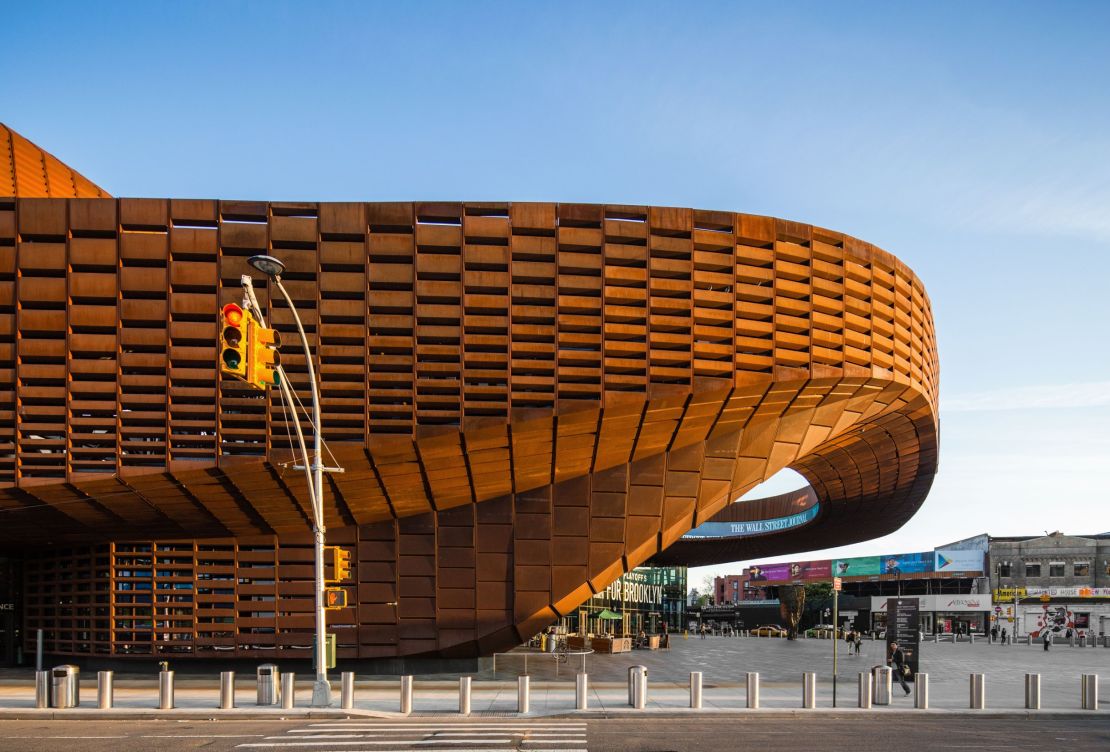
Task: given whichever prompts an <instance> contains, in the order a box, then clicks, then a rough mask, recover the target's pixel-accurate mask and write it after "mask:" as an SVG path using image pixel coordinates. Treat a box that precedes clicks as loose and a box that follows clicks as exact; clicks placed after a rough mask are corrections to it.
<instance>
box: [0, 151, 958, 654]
mask: <svg viewBox="0 0 1110 752" xmlns="http://www.w3.org/2000/svg"><path fill="white" fill-rule="evenodd" d="M2 164H3V163H2V162H0V166H2ZM90 185H91V184H90ZM94 188H95V186H94ZM97 190H99V189H97ZM13 192H14V191H13ZM258 253H268V254H271V255H275V256H279V257H280V258H281V259H282V260H283V261H284V262H285V263H286V265H287V267H288V272H287V273H286V274H285V276H284V280H285V283H286V286H287V287H288V288H289V290H290V292H291V294H292V296H293V298H294V300H295V303H296V305H297V307H298V310H299V311H300V313H301V316H302V318H303V319H304V320H305V323H306V329H307V330H308V334H309V337H310V338H311V339H312V341H313V344H314V353H313V355H314V358H315V366H316V368H317V369H318V373H319V375H320V381H321V390H322V394H323V428H324V435H325V437H326V439H327V441H328V444H329V446H330V448H331V450H332V452H333V454H334V456H335V460H336V461H337V462H338V463H339V464H340V465H342V466H343V467H345V468H346V473H344V474H335V475H329V476H328V478H327V487H326V491H325V504H326V506H327V517H328V525H329V527H330V528H331V533H332V535H333V538H334V539H335V540H336V541H338V542H344V543H347V544H348V545H351V546H352V547H354V548H356V549H357V556H356V568H355V569H356V572H355V576H356V579H357V585H352V591H353V595H354V596H355V597H353V598H352V599H351V600H352V601H353V602H355V603H357V605H356V606H355V607H354V608H352V609H349V610H348V611H347V612H339V613H338V614H337V615H336V619H335V621H336V622H337V623H338V624H345V625H348V628H347V631H346V632H345V633H341V634H342V635H343V636H341V638H340V643H341V645H345V648H344V650H345V651H346V654H347V655H348V656H362V657H379V656H395V655H414V654H427V653H439V654H448V655H450V654H457V655H471V654H475V653H478V652H488V651H491V650H494V649H500V648H502V647H506V646H508V645H511V644H513V643H515V642H516V641H517V640H518V639H520V637H521V636H528V635H530V634H532V633H534V632H535V631H536V630H538V629H539V628H541V627H542V626H544V625H545V624H547V623H548V622H550V621H551V620H553V619H554V618H556V616H557V615H559V614H564V613H568V612H570V611H571V610H573V609H575V608H576V607H577V606H578V605H579V604H580V603H582V602H583V601H585V600H586V599H587V598H588V597H590V595H591V594H593V593H594V592H597V591H599V590H601V589H603V588H604V587H605V586H606V585H607V584H609V583H610V582H612V581H613V580H615V579H616V578H617V577H618V576H619V575H620V574H621V573H623V572H625V571H627V570H628V569H630V568H632V567H634V566H636V565H638V564H640V563H643V562H644V561H646V560H648V559H649V558H650V557H652V556H653V555H656V554H658V553H659V552H661V551H664V550H666V549H667V548H668V547H669V546H670V545H671V544H672V543H674V542H675V541H677V540H678V539H679V538H680V537H681V535H682V534H683V533H685V532H686V531H688V530H689V529H691V528H692V527H693V526H695V525H696V524H698V523H699V522H701V521H705V520H706V519H709V518H710V517H712V516H713V515H715V514H717V513H718V512H721V510H723V509H725V507H726V505H728V504H729V503H730V502H731V501H732V500H733V499H735V498H737V497H738V496H739V495H740V494H742V493H743V492H745V491H747V490H748V489H750V488H752V487H753V486H755V485H756V484H758V483H759V482H761V481H762V480H763V479H765V478H767V477H769V476H770V475H772V474H773V473H774V472H776V471H777V470H779V469H780V468H783V467H787V466H789V467H793V468H795V469H796V470H798V471H799V472H800V473H802V474H803V475H804V476H805V477H806V478H807V479H808V480H809V481H810V482H811V483H812V485H813V488H814V493H815V495H816V498H817V499H819V500H820V504H821V513H820V514H819V515H818V517H817V518H816V519H815V520H814V521H813V522H812V523H810V524H808V525H807V526H805V528H803V529H801V530H798V531H794V532H791V533H786V534H784V536H783V538H782V539H781V540H780V541H779V542H778V543H777V545H778V547H779V548H781V549H782V551H781V552H783V553H785V552H788V551H794V550H801V549H804V548H805V547H814V546H832V545H839V544H843V543H849V542H853V541H857V540H863V539H867V538H871V537H875V536H878V535H882V534H885V533H887V532H890V531H891V530H894V529H896V528H897V527H899V526H900V525H902V524H903V523H904V522H905V521H906V520H907V519H909V517H910V516H911V515H912V514H913V513H914V511H916V509H917V507H918V506H919V505H920V503H921V502H922V500H923V499H924V497H925V494H926V493H927V491H928V488H929V486H930V484H931V482H932V478H933V475H934V472H935V469H936V461H937V443H936V442H937V419H936V395H937V359H936V348H935V338H934V334H933V324H932V316H931V313H930V308H929V300H928V297H927V296H926V294H925V291H924V288H923V287H922V285H921V283H920V281H919V280H918V279H917V278H916V276H914V274H913V273H912V272H911V271H910V270H909V269H907V268H906V267H905V266H904V265H903V264H902V263H901V262H899V261H898V260H897V259H895V258H894V257H892V256H891V255H889V254H887V253H885V252H883V251H881V250H879V249H877V248H875V247H874V246H871V245H869V244H867V243H864V242H862V241H859V240H856V239H854V238H851V237H848V236H845V235H843V234H841V233H837V232H833V231H830V230H824V229H821V228H816V227H812V226H810V225H805V224H800V223H796V222H788V221H784V220H778V219H774V218H770V217H761V216H752V215H745V214H736V213H732V212H719V211H701V210H694V209H681V208H661V207H647V206H617V205H582V204H544V203H529V204H519V203H481V204H479V203H420V202H416V203H322V204H318V203H266V202H242V201H215V200H213V201H199V200H175V199H110V198H70V199H59V198H27V197H24V196H23V195H20V196H17V197H14V198H8V199H0V307H2V308H0V322H2V327H0V395H2V396H0V400H2V404H0V410H3V411H4V414H5V415H6V416H8V419H7V420H5V421H4V422H3V423H0V444H2V445H3V447H4V450H3V455H2V456H0V508H2V511H0V517H2V519H3V520H4V521H5V523H6V524H4V525H2V526H0V547H4V548H7V549H12V550H14V549H28V548H32V549H34V550H41V549H42V547H43V546H44V545H46V546H49V548H50V550H51V551H52V552H54V559H51V557H50V556H47V557H42V558H41V559H40V558H37V557H36V556H31V557H30V558H29V560H28V562H27V567H28V574H27V577H28V578H29V579H28V583H27V584H28V587H27V590H28V595H27V596H26V597H27V599H28V611H27V616H26V619H25V621H24V623H25V626H26V627H27V628H34V627H35V626H37V625H38V624H40V623H49V622H50V621H51V620H56V619H59V618H61V616H60V615H59V614H58V613H57V611H56V608H57V605H56V604H57V601H58V599H57V598H53V600H52V601H51V602H52V603H54V604H55V605H54V606H50V604H49V603H47V599H46V598H45V597H44V598H42V599H41V600H42V602H41V603H39V605H38V606H36V605H35V598H36V597H38V596H36V595H34V591H36V590H38V591H42V592H45V591H46V590H48V589H49V588H50V587H56V586H57V578H56V576H55V575H50V574H44V573H45V572H47V571H48V570H50V569H51V567H52V566H53V567H55V568H54V569H53V571H54V572H55V573H57V572H58V571H60V570H59V569H57V568H56V567H57V566H59V565H61V566H62V567H63V568H64V560H66V556H69V554H64V553H61V552H64V551H72V552H73V555H72V557H71V560H73V561H78V560H79V561H82V562H85V561H87V562H88V563H89V567H90V569H89V570H88V571H89V572H91V574H90V575H89V576H88V577H87V578H85V580H86V581H87V582H88V583H92V584H91V585H90V586H89V587H88V588H85V590H86V591H88V593H89V598H92V601H91V602H89V603H87V604H85V605H83V606H80V608H81V609H86V608H87V609H91V611H89V612H88V613H84V612H82V614H81V615H78V616H74V617H73V618H72V619H71V621H74V622H89V620H91V621H92V622H95V623H94V624H93V626H91V627H90V628H88V629H85V628H84V627H83V626H78V627H76V628H75V632H76V633H79V634H84V633H85V632H88V633H90V634H95V635H100V636H101V637H104V638H106V639H103V640H102V639H100V638H99V637H96V638H90V639H88V640H83V639H81V637H80V636H78V637H77V638H75V639H72V640H70V643H69V644H70V645H71V650H73V651H76V652H85V646H86V643H87V645H88V647H87V651H88V652H97V651H100V652H107V653H109V654H116V655H119V654H124V653H132V652H134V649H133V645H134V644H136V643H137V642H141V641H142V640H147V641H148V643H149V644H150V645H151V646H152V649H154V650H157V649H158V645H159V643H163V645H162V647H166V648H169V646H170V643H173V648H174V650H178V649H180V650H183V651H187V652H189V653H190V654H196V652H197V651H196V649H197V648H200V647H201V646H208V647H211V648H212V649H213V650H215V649H216V648H219V649H222V650H225V651H228V652H233V653H234V654H236V655H240V654H241V655H253V654H254V653H255V651H257V650H267V649H270V648H271V647H277V646H284V647H285V648H288V649H290V650H298V649H299V648H300V646H304V645H307V644H308V641H307V639H306V638H305V637H304V635H305V634H307V633H308V632H309V631H310V629H311V623H310V622H311V584H310V581H309V580H310V574H309V573H308V571H307V561H308V560H307V559H305V558H304V557H305V555H306V552H307V551H308V550H309V549H308V548H307V538H306V537H303V536H305V533H306V530H307V512H306V509H307V508H306V504H307V496H306V493H305V488H304V484H303V478H302V477H301V474H300V473H299V472H296V471H294V470H293V469H292V468H291V467H289V466H288V463H289V461H290V460H291V454H290V449H289V446H290V445H289V442H288V439H287V434H288V431H289V425H287V423H286V414H285V412H284V411H283V410H282V407H281V404H280V401H279V397H278V394H277V393H276V392H275V393H274V394H272V395H262V394H261V393H257V392H252V391H250V390H248V389H245V388H243V387H242V386H241V385H240V384H239V383H230V382H227V381H223V382H221V380H220V377H219V375H218V373H217V368H216V358H217V350H216V341H217V325H216V312H217V311H218V310H219V308H220V306H222V305H223V304H225V303H227V302H231V301H237V300H238V299H239V298H240V287H239V278H240V275H241V274H244V273H248V272H249V267H248V266H247V264H246V259H247V257H249V256H251V255H254V254H258ZM256 286H257V287H258V290H259V296H260V299H261V303H262V305H263V307H264V308H266V309H267V310H266V313H267V318H268V320H269V321H270V322H271V323H272V325H275V326H276V327H277V328H278V329H280V330H282V332H283V333H284V335H285V342H286V343H287V346H286V347H284V348H283V350H282V359H283V363H284V365H285V368H286V370H287V372H288V373H289V376H290V380H291V382H292V383H293V384H294V386H295V388H297V389H298V394H299V395H300V398H301V400H302V401H304V402H305V403H306V404H307V403H308V402H309V400H310V395H309V394H308V392H307V391H306V387H307V379H306V378H305V373H306V368H305V361H304V356H303V354H302V353H301V350H300V348H299V347H290V346H288V343H289V342H291V341H294V340H293V337H294V336H295V335H294V334H293V328H292V319H291V316H290V312H289V310H288V309H287V308H285V307H284V305H282V304H281V302H280V301H276V300H270V299H269V296H268V295H267V289H266V286H265V284H264V282H263V281H262V280H257V281H256ZM304 428H305V430H306V431H309V430H310V427H309V426H308V425H307V423H306V424H305V425H304ZM124 540H126V541H132V542H128V543H113V544H111V545H104V544H106V543H107V542H108V541H124ZM765 540H767V541H769V543H768V545H771V546H774V545H775V543H774V540H775V538H774V536H768V537H767V538H765ZM134 541H139V543H135V542H134ZM136 546H137V547H138V549H137V550H136V548H135V547H136ZM148 549H149V550H148ZM82 551H84V552H87V556H86V555H85V554H83V553H81V552H82ZM160 554H164V555H160ZM148 558H149V565H148V564H147V563H145V562H146V561H147V559H148ZM136 559H137V560H139V561H140V563H139V564H134V565H129V564H127V563H126V562H128V561H134V560H136ZM51 560H55V565H47V564H44V565H43V567H39V565H38V563H36V562H39V563H42V562H49V561H51ZM160 563H161V565H160ZM301 567H304V568H305V574H304V579H303V581H301V580H300V579H299V578H300V571H301V570H300V568H301ZM263 570H265V571H263ZM125 572H126V573H127V574H126V575H125V574H123V573H125ZM137 572H142V573H146V575H137V574H135V573H137ZM105 577H107V578H108V579H107V580H105V579H104V578H105ZM35 578H38V579H35ZM213 581H215V582H217V583H222V584H218V585H214V584H212V583H213ZM51 583H53V584H51ZM123 583H128V584H129V587H128V588H127V589H124V588H121V587H120V586H121V584H123ZM138 584H141V585H142V588H141V591H146V590H147V589H148V586H149V592H150V593H151V594H152V595H153V598H152V599H151V602H149V603H147V602H145V601H144V602H134V600H133V599H132V600H131V601H128V600H126V598H125V599H124V600H121V597H127V596H133V595H135V593H136V592H137V591H139V590H140V588H136V587H133V586H135V585H138ZM205 591H219V592H205ZM102 596H106V598H107V601H106V602H105V601H104V600H103V598H102ZM80 597H85V596H80ZM162 599H165V600H162ZM260 604H262V605H260ZM36 608H39V609H40V610H38V611H36V610H35V609H36ZM51 608H53V609H55V610H53V611H51ZM74 608H75V609H77V608H78V606H77V605H76V604H75V605H74ZM166 609H169V610H166ZM173 609H176V610H173ZM136 613H137V614H138V615H137V616H136V615H135V614H136ZM36 614H37V615H36ZM80 616H88V617H89V619H82V618H80ZM162 616H166V618H164V619H163V618H161V617H162ZM148 617H149V618H148ZM171 617H172V618H171ZM229 619H230V621H229ZM212 620H216V621H212ZM159 622H161V623H162V626H161V627H159ZM171 622H173V626H172V627H171V626H170V623H171ZM90 623H91V622H90ZM205 625H215V626H214V627H211V628H209V627H208V626H205ZM140 626H141V628H140ZM205 634H208V635H210V636H209V637H208V638H205V637H204V635H205ZM165 635H172V636H171V637H166V636H165ZM212 635H215V636H212ZM267 635H268V637H267ZM206 639H207V640H208V642H205V640H206ZM213 641H214V642H213ZM267 641H269V642H270V643H271V644H269V645H267V644H266V643H267ZM123 646H127V647H126V649H125V648H124V647H123ZM342 654H343V653H342V652H341V655H342Z"/></svg>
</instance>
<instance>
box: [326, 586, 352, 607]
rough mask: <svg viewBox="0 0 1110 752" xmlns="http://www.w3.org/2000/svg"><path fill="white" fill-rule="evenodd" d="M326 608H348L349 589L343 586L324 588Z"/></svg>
mask: <svg viewBox="0 0 1110 752" xmlns="http://www.w3.org/2000/svg"><path fill="white" fill-rule="evenodd" d="M324 608H326V609H327V610H329V611H335V610H337V609H340V608H347V591H346V590H344V589H343V588H341V587H330V588H324Z"/></svg>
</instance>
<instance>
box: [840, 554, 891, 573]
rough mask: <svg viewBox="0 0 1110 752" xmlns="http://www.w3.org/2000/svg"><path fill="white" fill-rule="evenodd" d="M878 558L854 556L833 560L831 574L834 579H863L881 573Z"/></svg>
mask: <svg viewBox="0 0 1110 752" xmlns="http://www.w3.org/2000/svg"><path fill="white" fill-rule="evenodd" d="M880 558H881V557H878V556H856V557H854V558H851V559H835V560H834V561H833V574H834V575H835V576H836V577H865V576H867V575H876V574H880V573H881V572H882V564H881V563H880Z"/></svg>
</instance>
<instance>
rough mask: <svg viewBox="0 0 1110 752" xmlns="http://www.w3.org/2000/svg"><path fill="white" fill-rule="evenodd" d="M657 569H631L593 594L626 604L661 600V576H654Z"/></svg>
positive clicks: (658, 601)
mask: <svg viewBox="0 0 1110 752" xmlns="http://www.w3.org/2000/svg"><path fill="white" fill-rule="evenodd" d="M658 571H659V570H655V569H651V570H648V571H646V572H643V571H638V570H633V571H631V572H629V573H628V574H626V575H623V576H622V577H621V578H620V579H619V580H617V581H616V582H614V583H612V584H610V585H609V587H607V588H605V589H604V590H602V591H601V592H600V593H598V594H597V595H595V596H594V598H604V599H608V600H611V601H620V602H623V603H624V604H625V605H627V606H632V605H636V604H656V603H662V602H663V585H662V584H661V578H659V577H656V576H654V575H655V574H656V573H657V572H658Z"/></svg>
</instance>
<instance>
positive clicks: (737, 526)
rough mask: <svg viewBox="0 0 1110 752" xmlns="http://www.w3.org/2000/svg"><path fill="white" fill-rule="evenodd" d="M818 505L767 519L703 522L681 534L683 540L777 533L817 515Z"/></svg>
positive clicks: (801, 523) (804, 522) (808, 520)
mask: <svg viewBox="0 0 1110 752" xmlns="http://www.w3.org/2000/svg"><path fill="white" fill-rule="evenodd" d="M818 509H819V505H817V504H814V505H813V506H811V507H810V508H809V509H806V510H804V511H801V512H798V513H797V514H792V515H789V516H787V517H774V518H772V519H769V520H750V521H748V522H703V523H702V524H700V525H698V526H697V527H696V528H694V529H693V530H691V531H690V532H688V533H686V535H684V536H682V538H683V540H697V539H699V538H740V537H743V536H745V535H762V534H764V533H777V532H779V531H781V530H789V529H790V528H794V527H799V526H801V525H804V524H806V523H807V522H810V521H811V520H813V518H814V517H816V516H817V511H818Z"/></svg>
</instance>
